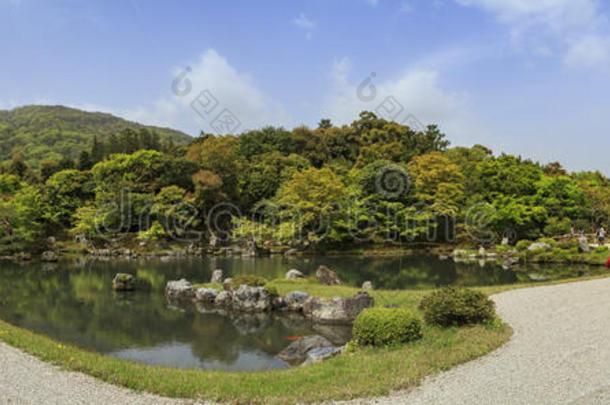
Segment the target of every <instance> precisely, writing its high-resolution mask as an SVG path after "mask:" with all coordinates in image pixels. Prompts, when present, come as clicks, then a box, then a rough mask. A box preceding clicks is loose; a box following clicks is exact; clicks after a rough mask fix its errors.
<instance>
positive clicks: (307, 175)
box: [0, 107, 610, 251]
mask: <svg viewBox="0 0 610 405" xmlns="http://www.w3.org/2000/svg"><path fill="white" fill-rule="evenodd" d="M38 110H41V111H42V112H37V111H38ZM88 114H90V113H82V112H78V111H76V110H71V109H65V108H62V107H54V108H45V107H28V108H24V109H17V110H13V111H11V112H3V113H2V114H0V115H2V117H3V118H2V119H1V120H0V122H11V123H12V124H10V125H9V124H1V125H4V126H3V127H2V128H4V131H9V130H8V129H7V128H9V127H10V128H12V126H15V125H17V126H16V128H30V127H31V128H39V127H40V126H43V127H45V128H59V129H58V131H59V130H61V131H64V130H65V131H68V129H69V128H77V129H79V130H82V134H85V135H82V136H84V137H85V138H87V143H88V145H86V148H85V149H81V151H80V153H79V154H78V156H77V159H73V158H70V157H67V156H64V157H62V158H58V157H59V155H58V154H55V152H53V153H50V154H48V155H47V154H42V155H40V156H39V157H40V158H44V159H43V160H42V161H41V162H40V164H39V166H38V167H37V166H36V164H32V163H33V161H31V160H30V161H28V159H25V158H24V157H31V156H29V155H25V154H24V155H23V156H22V155H20V154H13V156H12V160H11V161H10V162H6V163H5V164H4V165H3V166H2V167H1V173H2V174H1V177H0V193H2V201H1V202H0V216H1V218H0V220H2V224H3V226H4V228H5V231H4V235H2V236H0V243H1V246H2V250H4V251H17V250H18V249H23V248H26V247H28V246H41V244H40V243H39V242H40V241H41V238H44V237H45V236H48V235H55V236H67V235H68V232H71V233H72V234H84V235H87V236H89V237H93V238H97V239H98V240H100V241H101V240H104V239H107V237H109V236H116V235H117V234H121V233H125V232H130V233H138V235H139V237H140V239H142V240H144V241H148V240H160V239H164V238H170V237H171V238H178V239H180V240H183V241H189V242H192V241H199V240H202V239H205V238H207V237H210V236H211V234H212V233H214V234H216V236H219V237H229V236H231V237H234V238H242V239H255V240H257V241H258V242H259V243H260V242H268V243H273V242H280V243H284V244H292V245H293V246H299V245H300V246H310V247H315V246H332V245H345V244H367V243H376V244H379V243H387V242H392V243H398V244H402V243H410V242H435V243H444V242H452V243H460V244H469V245H479V244H481V243H483V244H490V245H491V244H493V243H499V242H500V240H501V238H502V237H503V236H508V237H509V238H510V239H511V242H513V243H514V242H517V241H518V240H520V239H530V240H535V239H537V238H540V237H545V236H557V235H561V234H566V233H568V232H569V231H570V229H571V227H572V226H574V227H575V229H582V230H583V231H584V232H586V233H589V232H593V231H594V230H595V229H596V228H597V227H598V226H599V225H601V224H604V225H605V226H606V227H608V218H609V217H610V180H609V179H608V178H607V177H605V176H604V175H602V174H601V173H599V172H582V173H572V174H568V173H567V172H566V171H565V170H563V169H562V168H561V166H560V165H559V164H558V163H551V164H548V165H546V166H543V165H540V164H538V163H535V162H532V161H530V160H525V159H522V158H521V157H517V156H511V155H505V154H502V155H499V156H494V155H493V154H492V152H491V151H490V150H489V149H486V148H485V147H483V146H480V145H475V146H473V147H472V148H465V147H454V148H449V142H448V141H447V140H446V139H445V135H444V134H443V133H441V132H440V131H439V129H438V128H437V127H436V126H434V125H431V126H429V127H427V128H426V129H425V130H423V131H414V130H413V129H411V128H409V127H407V126H404V125H401V124H398V123H396V122H391V121H386V120H384V119H382V118H378V117H377V116H376V115H375V114H373V113H371V112H363V113H361V114H360V117H359V119H358V120H356V121H354V122H352V123H351V124H350V125H343V126H340V127H338V126H334V125H332V123H331V122H330V121H328V120H322V121H321V122H320V125H319V126H318V127H317V128H314V129H311V128H307V127H297V128H294V129H293V130H291V131H288V130H285V129H283V128H274V127H266V128H263V129H260V130H254V131H249V132H245V133H243V134H241V135H239V136H236V135H232V134H228V135H224V136H214V135H210V134H202V135H201V136H200V137H198V138H195V139H192V141H191V142H190V144H189V145H187V146H184V147H179V146H176V145H175V144H174V145H172V144H170V143H169V142H165V141H163V139H165V140H167V139H168V137H170V138H171V136H170V135H171V133H170V134H168V133H164V132H161V130H155V131H151V130H149V129H148V128H143V127H136V128H131V127H121V125H119V123H117V121H116V119H114V118H112V117H110V116H107V115H103V114H101V115H96V114H93V115H88ZM15 116H19V117H21V118H19V119H17V118H15ZM29 116H32V117H38V118H36V119H34V118H31V119H29V120H28V119H26V118H24V117H29ZM7 117H9V118H7ZM10 117H13V118H10ZM41 117H42V118H41ZM83 117H89V118H90V119H85V118H83ZM96 120H97V121H96ZM28 122H29V124H27V125H26V123H28ZM49 122H53V123H55V124H53V125H48V126H47V124H48V123H49ZM15 123H21V124H15ZM124 123H125V122H123V124H124ZM11 125H12V126H11ZM28 125H29V126H28ZM134 125H135V124H134ZM93 128H95V131H94V130H93ZM11 131H13V130H12V129H11V130H10V131H9V132H11ZM61 131H60V132H61ZM43 132H44V131H43ZM11 133H14V131H13V132H11ZM61 133H63V132H61ZM60 138H61V139H64V138H62V137H60ZM58 139H59V138H58ZM66 139H71V138H70V137H69V136H67V137H66ZM83 139H84V138H83ZM180 139H181V138H180V137H177V138H176V140H177V141H180ZM36 142H37V141H35V140H32V143H31V145H35V143H36ZM49 145H51V144H49ZM83 145H85V144H83ZM83 147H84V146H83ZM35 149H36V148H35V147H33V148H32V150H35ZM77 149H78V148H77ZM77 149H74V150H75V151H76V150H77ZM9 150H12V149H10V148H9ZM11 153H12V152H11ZM62 153H63V152H62ZM66 155H70V156H74V155H73V154H71V152H70V153H66ZM151 227H152V228H153V229H152V230H151Z"/></svg>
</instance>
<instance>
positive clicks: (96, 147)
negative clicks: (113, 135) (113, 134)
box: [91, 135, 105, 163]
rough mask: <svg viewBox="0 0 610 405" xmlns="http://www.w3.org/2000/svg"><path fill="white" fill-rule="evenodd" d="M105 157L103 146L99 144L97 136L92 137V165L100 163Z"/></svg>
mask: <svg viewBox="0 0 610 405" xmlns="http://www.w3.org/2000/svg"><path fill="white" fill-rule="evenodd" d="M104 156H105V151H104V145H103V144H101V143H100V142H99V140H98V139H97V135H94V136H93V144H92V145H91V160H92V161H93V163H97V162H100V161H101V160H102V159H103V158H104Z"/></svg>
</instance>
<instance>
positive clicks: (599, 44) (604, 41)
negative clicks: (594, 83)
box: [564, 35, 610, 69]
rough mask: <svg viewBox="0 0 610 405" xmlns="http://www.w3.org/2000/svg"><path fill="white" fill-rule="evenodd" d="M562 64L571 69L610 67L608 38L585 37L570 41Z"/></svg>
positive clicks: (609, 43) (609, 42) (609, 40)
mask: <svg viewBox="0 0 610 405" xmlns="http://www.w3.org/2000/svg"><path fill="white" fill-rule="evenodd" d="M564 62H565V64H566V65H567V66H569V67H573V68H593V69H595V68H608V67H610V38H608V37H601V36H596V35H587V36H584V37H582V38H580V39H578V40H575V41H572V44H571V46H570V48H569V50H568V52H567V53H566V55H565V57H564Z"/></svg>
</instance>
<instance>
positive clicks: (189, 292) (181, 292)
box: [165, 279, 195, 300]
mask: <svg viewBox="0 0 610 405" xmlns="http://www.w3.org/2000/svg"><path fill="white" fill-rule="evenodd" d="M165 295H167V298H169V299H173V300H190V299H193V298H194V297H195V288H193V285H192V284H191V283H189V282H188V281H187V280H185V279H182V280H176V281H168V282H167V285H166V286H165Z"/></svg>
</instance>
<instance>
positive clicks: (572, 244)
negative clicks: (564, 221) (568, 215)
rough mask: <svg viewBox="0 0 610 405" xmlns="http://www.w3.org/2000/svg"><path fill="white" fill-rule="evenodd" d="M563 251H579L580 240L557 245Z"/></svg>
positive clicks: (570, 240) (566, 241) (565, 241)
mask: <svg viewBox="0 0 610 405" xmlns="http://www.w3.org/2000/svg"><path fill="white" fill-rule="evenodd" d="M557 245H558V246H559V247H560V248H561V249H566V250H570V251H571V250H572V249H574V248H576V249H577V250H578V239H576V238H574V239H568V240H564V241H562V242H559V243H558V244H557Z"/></svg>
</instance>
